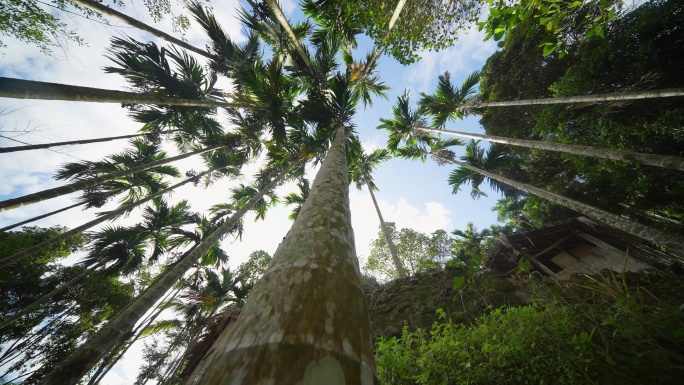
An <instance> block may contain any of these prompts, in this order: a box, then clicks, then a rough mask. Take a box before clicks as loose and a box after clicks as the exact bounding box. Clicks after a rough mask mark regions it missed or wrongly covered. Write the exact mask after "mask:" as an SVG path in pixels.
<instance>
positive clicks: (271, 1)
mask: <svg viewBox="0 0 684 385" xmlns="http://www.w3.org/2000/svg"><path fill="white" fill-rule="evenodd" d="M264 1H265V2H266V4H268V7H269V8H270V9H271V12H273V16H275V18H276V20H277V21H278V23H280V26H281V27H283V30H285V34H286V35H287V37H288V39H290V42H291V43H292V45H293V46H294V47H295V50H296V51H297V53H298V54H299V56H301V58H302V60H304V64H306V67H307V68H308V69H309V71H311V73H312V74H314V75H316V71H315V70H314V66H313V64H312V63H311V58H309V55H307V54H306V51H304V47H302V44H301V43H300V42H299V40H297V36H296V35H295V34H294V31H292V27H291V26H290V23H288V21H287V18H286V17H285V14H284V13H283V10H282V9H280V5H278V0H264Z"/></svg>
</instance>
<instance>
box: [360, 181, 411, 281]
mask: <svg viewBox="0 0 684 385" xmlns="http://www.w3.org/2000/svg"><path fill="white" fill-rule="evenodd" d="M366 187H368V192H369V193H370V196H371V198H372V199H373V205H375V211H376V212H377V213H378V218H380V228H381V229H382V234H383V235H384V236H385V240H386V241H387V247H388V248H389V250H390V255H391V256H392V263H394V268H395V269H396V270H397V275H399V278H405V277H408V274H407V273H406V269H405V268H404V265H403V264H402V263H401V260H399V255H398V254H397V247H396V246H395V245H394V241H393V240H392V234H390V232H389V229H388V228H387V225H386V224H385V220H384V219H383V218H382V213H381V212H380V206H378V201H377V200H376V199H375V194H374V193H373V188H371V186H370V184H369V183H366Z"/></svg>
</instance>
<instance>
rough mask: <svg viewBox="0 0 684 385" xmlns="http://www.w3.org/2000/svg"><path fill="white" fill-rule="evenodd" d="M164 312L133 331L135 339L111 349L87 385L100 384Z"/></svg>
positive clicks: (155, 314) (172, 294)
mask: <svg viewBox="0 0 684 385" xmlns="http://www.w3.org/2000/svg"><path fill="white" fill-rule="evenodd" d="M181 289H182V288H179V289H177V290H176V291H172V292H171V293H170V294H169V295H167V296H166V297H165V298H164V299H162V301H161V302H160V305H161V304H163V303H164V302H166V301H168V300H171V299H174V298H176V295H178V293H179V292H180V291H181ZM164 310H165V309H158V310H157V311H156V312H154V313H153V314H151V315H150V316H148V318H147V319H145V320H143V321H142V323H141V324H140V325H138V327H136V328H135V329H134V330H133V335H134V337H133V338H132V339H131V340H130V341H129V340H128V339H122V340H121V341H119V343H118V345H117V346H116V347H114V348H113V349H111V350H110V351H109V353H108V354H107V356H106V357H104V358H103V359H102V362H101V363H100V366H99V367H98V368H97V370H96V371H95V373H93V375H92V376H91V377H90V380H89V381H88V384H87V385H95V384H98V383H99V382H100V381H101V380H102V379H103V378H104V376H106V375H107V373H109V371H110V370H111V369H112V368H113V367H114V365H116V363H117V362H118V361H119V360H120V359H121V358H122V357H123V356H124V354H126V352H127V351H128V349H130V347H131V346H133V344H134V343H136V342H137V341H138V340H139V339H140V337H141V336H142V333H143V332H144V331H145V329H147V327H149V326H150V325H152V323H153V322H154V321H155V320H156V319H157V317H159V315H160V314H161V313H162V312H163V311H164ZM124 345H125V346H124Z"/></svg>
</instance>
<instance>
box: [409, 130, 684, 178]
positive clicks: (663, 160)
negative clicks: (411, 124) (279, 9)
mask: <svg viewBox="0 0 684 385" xmlns="http://www.w3.org/2000/svg"><path fill="white" fill-rule="evenodd" d="M419 130H421V131H426V132H435V133H439V134H448V135H454V136H460V137H463V138H470V139H484V140H486V141H489V142H494V143H503V144H508V145H511V146H520V147H528V148H534V149H538V150H548V151H557V152H564V153H568V154H574V155H582V156H593V157H595V158H603V159H612V160H620V161H624V162H631V163H642V164H647V165H649V166H657V167H663V168H671V169H675V170H682V171H684V158H682V157H678V156H667V155H657V154H645V153H641V152H632V151H620V150H613V149H610V148H600V147H592V146H582V145H578V144H565V143H555V142H545V141H541V140H524V139H514V138H506V137H502V136H490V135H481V134H472V133H467V132H459V131H451V130H440V129H434V128H423V127H421V128H419Z"/></svg>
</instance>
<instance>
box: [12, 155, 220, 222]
mask: <svg viewBox="0 0 684 385" xmlns="http://www.w3.org/2000/svg"><path fill="white" fill-rule="evenodd" d="M221 147H224V146H222V145H221V146H212V147H209V148H204V149H201V150H197V151H193V152H189V153H187V154H181V155H177V156H173V157H171V158H165V159H160V160H157V161H154V162H150V163H145V164H142V165H140V166H135V167H131V168H128V169H125V170H121V171H117V172H112V173H109V174H106V175H102V176H98V177H95V178H90V179H87V180H82V181H79V182H74V183H71V184H68V185H66V186H60V187H55V188H51V189H47V190H43V191H39V192H37V193H33V194H28V195H24V196H21V197H18V198H12V199H7V200H4V201H0V211H5V210H12V209H16V208H19V207H21V206H25V205H29V204H33V203H38V202H42V201H45V200H48V199H52V198H56V197H58V196H62V195H66V194H71V193H74V192H77V191H81V190H83V189H85V188H88V187H94V186H97V185H98V184H101V183H105V182H108V181H111V180H114V179H117V178H121V177H124V176H127V175H133V174H135V173H138V172H141V171H145V170H149V169H151V168H154V167H157V166H161V165H163V164H167V163H171V162H175V161H177V160H181V159H185V158H189V157H191V156H193V155H199V154H203V153H205V152H208V151H213V150H216V149H219V148H221Z"/></svg>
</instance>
